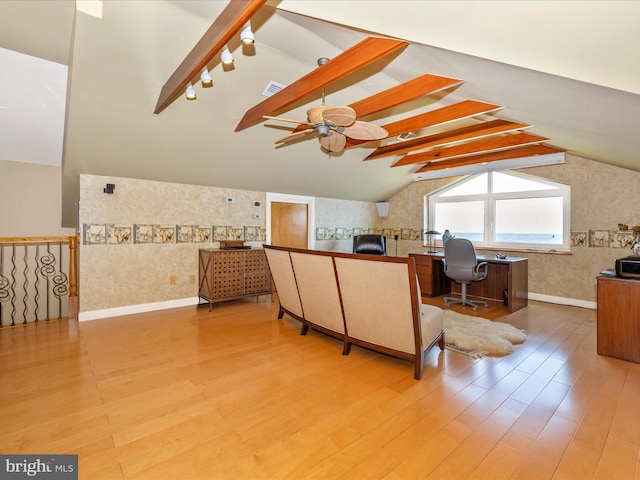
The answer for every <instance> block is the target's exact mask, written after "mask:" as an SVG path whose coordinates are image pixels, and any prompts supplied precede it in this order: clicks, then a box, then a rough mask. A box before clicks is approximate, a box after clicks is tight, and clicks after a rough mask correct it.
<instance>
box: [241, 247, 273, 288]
mask: <svg viewBox="0 0 640 480" xmlns="http://www.w3.org/2000/svg"><path fill="white" fill-rule="evenodd" d="M245 253H246V256H245V261H244V293H245V294H251V293H263V292H269V291H271V274H270V271H269V265H268V263H267V256H266V255H265V253H264V251H263V250H251V251H247V252H245Z"/></svg>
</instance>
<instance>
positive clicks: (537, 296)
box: [529, 292, 597, 310]
mask: <svg viewBox="0 0 640 480" xmlns="http://www.w3.org/2000/svg"><path fill="white" fill-rule="evenodd" d="M529 300H537V301H539V302H547V303H557V304H559V305H569V306H572V307H581V308H589V309H591V310H596V305H597V304H596V302H589V301H587V300H578V299H576V298H566V297H556V296H553V295H545V294H543V293H531V292H529Z"/></svg>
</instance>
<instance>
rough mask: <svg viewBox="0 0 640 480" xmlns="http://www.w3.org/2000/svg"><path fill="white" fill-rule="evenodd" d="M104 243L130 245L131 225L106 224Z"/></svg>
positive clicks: (131, 237) (131, 238)
mask: <svg viewBox="0 0 640 480" xmlns="http://www.w3.org/2000/svg"><path fill="white" fill-rule="evenodd" d="M106 235H107V238H106V243H107V244H109V245H131V244H132V243H133V225H106Z"/></svg>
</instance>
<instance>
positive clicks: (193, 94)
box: [185, 84, 198, 100]
mask: <svg viewBox="0 0 640 480" xmlns="http://www.w3.org/2000/svg"><path fill="white" fill-rule="evenodd" d="M185 95H186V96H187V100H195V99H196V98H198V97H197V96H196V91H195V90H194V89H193V85H191V84H189V85H187V89H186V90H185Z"/></svg>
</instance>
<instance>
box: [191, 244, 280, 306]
mask: <svg viewBox="0 0 640 480" xmlns="http://www.w3.org/2000/svg"><path fill="white" fill-rule="evenodd" d="M198 265H199V268H198V270H199V274H200V275H199V280H200V281H199V285H200V290H199V296H200V297H201V298H203V299H205V300H207V302H208V303H209V309H211V306H212V304H214V303H217V302H224V301H227V300H236V299H239V298H243V297H248V296H256V297H258V296H260V295H266V294H271V293H272V289H271V272H270V271H269V264H268V263H267V257H266V256H265V254H264V250H262V249H261V248H256V249H239V250H234V249H230V250H221V249H217V248H206V249H200V251H199V254H198Z"/></svg>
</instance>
